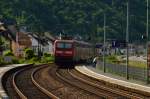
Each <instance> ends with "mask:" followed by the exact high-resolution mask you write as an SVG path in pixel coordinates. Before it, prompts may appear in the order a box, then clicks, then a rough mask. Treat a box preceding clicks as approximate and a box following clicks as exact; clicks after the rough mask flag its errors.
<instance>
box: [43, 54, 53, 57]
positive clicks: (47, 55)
mask: <svg viewBox="0 0 150 99" xmlns="http://www.w3.org/2000/svg"><path fill="white" fill-rule="evenodd" d="M51 56H52V55H51V54H49V53H44V57H51Z"/></svg>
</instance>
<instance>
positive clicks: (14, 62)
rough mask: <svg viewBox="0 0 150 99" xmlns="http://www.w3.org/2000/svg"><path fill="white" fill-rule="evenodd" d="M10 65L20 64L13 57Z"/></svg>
mask: <svg viewBox="0 0 150 99" xmlns="http://www.w3.org/2000/svg"><path fill="white" fill-rule="evenodd" d="M12 63H13V64H19V63H20V62H19V60H18V59H16V58H15V57H13V59H12Z"/></svg>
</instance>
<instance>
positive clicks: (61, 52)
mask: <svg viewBox="0 0 150 99" xmlns="http://www.w3.org/2000/svg"><path fill="white" fill-rule="evenodd" d="M93 52H94V51H93V46H92V45H91V44H89V43H86V42H83V41H76V40H56V41H55V42H54V55H55V63H56V64H66V65H68V64H70V65H73V64H74V63H78V62H81V61H88V60H90V59H92V58H93V56H94V53H93Z"/></svg>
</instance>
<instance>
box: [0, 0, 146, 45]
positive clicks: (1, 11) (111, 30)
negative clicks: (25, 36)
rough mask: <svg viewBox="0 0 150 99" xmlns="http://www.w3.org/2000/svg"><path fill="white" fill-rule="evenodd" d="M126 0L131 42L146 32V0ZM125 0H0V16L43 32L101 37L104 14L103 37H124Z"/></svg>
mask: <svg viewBox="0 0 150 99" xmlns="http://www.w3.org/2000/svg"><path fill="white" fill-rule="evenodd" d="M128 1H129V36H130V42H141V41H143V40H142V35H145V34H146V0H128ZM126 2H127V0H0V19H8V20H9V19H13V20H15V21H16V24H17V25H18V26H26V27H27V29H28V31H32V32H34V33H37V34H40V35H42V33H43V32H46V31H48V32H51V33H52V34H53V35H58V34H59V33H61V32H64V33H66V34H68V35H72V36H75V35H77V34H78V35H81V36H82V37H83V38H88V37H92V39H95V40H97V41H102V40H103V24H104V14H105V15H106V37H107V38H108V39H121V40H122V39H125V33H126V15H127V14H126V13H127V11H126V7H127V6H126Z"/></svg>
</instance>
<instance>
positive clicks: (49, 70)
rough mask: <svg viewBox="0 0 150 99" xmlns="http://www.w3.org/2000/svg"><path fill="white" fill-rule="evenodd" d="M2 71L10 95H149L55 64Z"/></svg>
mask: <svg viewBox="0 0 150 99" xmlns="http://www.w3.org/2000/svg"><path fill="white" fill-rule="evenodd" d="M6 74H7V75H5V77H4V78H6V81H4V80H3V85H4V87H5V89H6V91H7V93H8V95H9V96H10V98H11V99H50V98H52V99H59V98H60V99H149V97H148V96H145V95H144V94H140V93H134V92H132V91H130V92H128V91H127V90H126V89H123V88H121V87H119V86H117V87H114V85H111V84H109V83H107V82H104V81H99V80H96V79H94V78H91V77H88V76H86V75H84V74H81V73H80V72H78V71H76V70H75V69H57V66H56V65H55V64H50V65H40V66H28V67H21V68H17V69H13V70H11V71H9V72H8V73H6Z"/></svg>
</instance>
